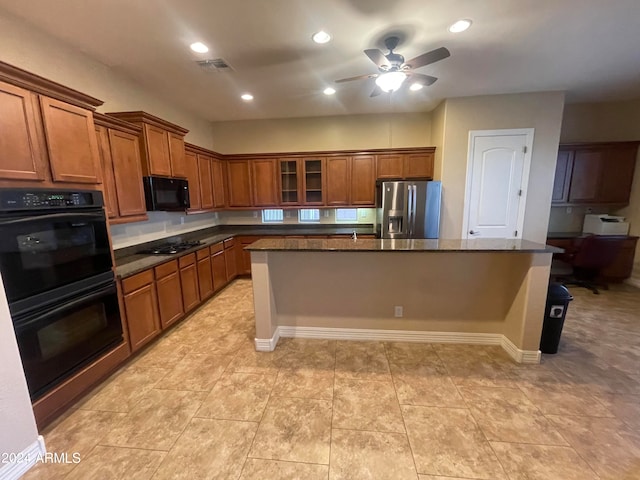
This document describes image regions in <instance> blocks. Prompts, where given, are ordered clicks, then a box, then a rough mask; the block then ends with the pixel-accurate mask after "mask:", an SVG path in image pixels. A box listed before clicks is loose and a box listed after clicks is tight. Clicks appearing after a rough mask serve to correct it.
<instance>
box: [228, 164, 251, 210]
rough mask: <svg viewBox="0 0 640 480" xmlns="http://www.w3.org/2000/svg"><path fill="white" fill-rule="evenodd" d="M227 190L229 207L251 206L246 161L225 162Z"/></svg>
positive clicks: (249, 175)
mask: <svg viewBox="0 0 640 480" xmlns="http://www.w3.org/2000/svg"><path fill="white" fill-rule="evenodd" d="M227 189H228V192H229V198H228V199H227V201H228V204H229V206H230V207H250V206H252V205H253V201H252V198H251V174H250V171H249V161H248V160H230V161H229V162H227Z"/></svg>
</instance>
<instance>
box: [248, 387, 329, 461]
mask: <svg viewBox="0 0 640 480" xmlns="http://www.w3.org/2000/svg"><path fill="white" fill-rule="evenodd" d="M330 437H331V402H328V401H326V400H315V399H301V398H282V397H274V398H272V399H271V400H269V404H268V405H267V409H266V411H265V414H264V417H263V419H262V421H261V422H260V426H259V427H258V432H257V433H256V437H255V439H254V442H253V447H252V448H251V452H250V453H249V456H250V457H252V458H262V459H273V460H285V461H292V462H304V463H320V464H328V463H329V444H330Z"/></svg>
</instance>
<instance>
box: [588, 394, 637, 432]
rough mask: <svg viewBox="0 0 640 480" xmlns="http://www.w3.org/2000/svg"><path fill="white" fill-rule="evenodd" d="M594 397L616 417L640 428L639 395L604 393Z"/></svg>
mask: <svg viewBox="0 0 640 480" xmlns="http://www.w3.org/2000/svg"><path fill="white" fill-rule="evenodd" d="M596 398H597V399H598V401H600V403H602V404H603V405H604V406H605V407H606V408H607V409H608V410H609V411H610V412H612V413H613V414H614V415H615V416H616V418H618V419H620V420H622V421H623V422H625V423H627V424H628V425H630V426H632V427H635V428H636V429H637V430H640V395H618V394H604V395H598V396H597V397H596Z"/></svg>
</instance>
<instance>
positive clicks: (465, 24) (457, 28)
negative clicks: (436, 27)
mask: <svg viewBox="0 0 640 480" xmlns="http://www.w3.org/2000/svg"><path fill="white" fill-rule="evenodd" d="M471 23H472V22H471V20H469V19H466V18H464V19H462V20H458V21H457V22H456V23H454V24H453V25H451V26H450V27H449V31H450V32H451V33H460V32H464V31H465V30H466V29H468V28H469V27H470V26H471Z"/></svg>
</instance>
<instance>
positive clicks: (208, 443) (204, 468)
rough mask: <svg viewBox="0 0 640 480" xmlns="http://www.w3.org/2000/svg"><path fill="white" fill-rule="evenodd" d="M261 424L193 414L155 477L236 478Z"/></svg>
mask: <svg viewBox="0 0 640 480" xmlns="http://www.w3.org/2000/svg"><path fill="white" fill-rule="evenodd" d="M257 427H258V424H257V423H253V422H234V421H229V420H213V419H206V418H194V419H193V420H191V422H189V425H187V428H186V429H185V431H184V433H182V435H180V437H179V438H178V440H177V441H176V444H175V445H174V447H173V448H172V449H171V451H170V452H169V453H168V454H167V456H166V457H165V459H164V461H163V462H162V464H161V465H160V467H159V468H158V471H157V472H156V474H155V475H154V476H153V480H195V479H198V480H231V479H233V480H235V479H237V478H238V477H239V476H240V472H241V471H242V466H243V464H244V462H245V460H246V458H247V451H248V450H249V447H250V446H251V441H252V440H253V437H254V435H255V432H256V428H257Z"/></svg>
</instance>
